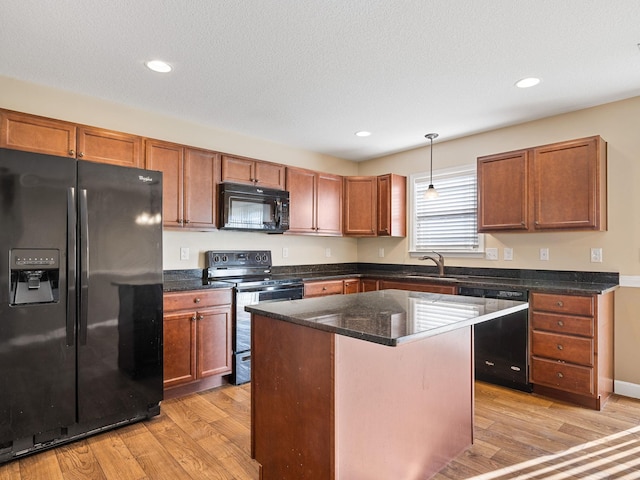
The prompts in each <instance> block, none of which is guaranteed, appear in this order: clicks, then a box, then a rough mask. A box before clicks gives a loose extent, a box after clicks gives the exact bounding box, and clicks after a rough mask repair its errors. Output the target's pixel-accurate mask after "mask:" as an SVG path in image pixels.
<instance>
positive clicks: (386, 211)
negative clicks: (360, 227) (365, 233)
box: [377, 173, 407, 237]
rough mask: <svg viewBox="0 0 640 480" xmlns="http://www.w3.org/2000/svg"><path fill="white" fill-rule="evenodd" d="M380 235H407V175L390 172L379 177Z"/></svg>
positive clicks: (378, 229) (378, 228)
mask: <svg viewBox="0 0 640 480" xmlns="http://www.w3.org/2000/svg"><path fill="white" fill-rule="evenodd" d="M377 188H378V193H377V195H378V205H377V207H378V221H377V224H378V227H377V234H378V236H389V237H406V235H407V177H403V176H401V175H396V174H393V173H389V174H387V175H380V176H379V177H378V186H377Z"/></svg>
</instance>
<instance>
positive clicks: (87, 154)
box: [77, 127, 144, 168]
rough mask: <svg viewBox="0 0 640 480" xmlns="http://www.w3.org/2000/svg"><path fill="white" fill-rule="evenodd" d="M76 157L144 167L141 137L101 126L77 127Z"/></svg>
mask: <svg viewBox="0 0 640 480" xmlns="http://www.w3.org/2000/svg"><path fill="white" fill-rule="evenodd" d="M77 157H78V158H80V159H82V160H90V161H93V162H100V163H109V164H112V165H120V166H123V167H135V168H143V167H144V165H143V158H142V138H141V137H138V136H137V135H129V134H127V133H121V132H113V131H111V130H104V129H102V128H92V127H78V137H77Z"/></svg>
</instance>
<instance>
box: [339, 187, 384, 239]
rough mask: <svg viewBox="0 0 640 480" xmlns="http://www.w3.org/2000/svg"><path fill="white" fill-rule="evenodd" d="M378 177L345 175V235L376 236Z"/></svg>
mask: <svg viewBox="0 0 640 480" xmlns="http://www.w3.org/2000/svg"><path fill="white" fill-rule="evenodd" d="M377 183H378V182H377V178H376V177H344V215H343V219H344V227H343V229H342V231H343V233H344V235H351V236H358V237H375V235H376V232H377V218H376V206H377V201H376V200H377V198H376V196H377V194H376V191H377Z"/></svg>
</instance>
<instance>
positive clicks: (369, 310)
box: [245, 290, 529, 346]
mask: <svg viewBox="0 0 640 480" xmlns="http://www.w3.org/2000/svg"><path fill="white" fill-rule="evenodd" d="M528 307H529V304H528V303H526V302H516V301H513V300H498V299H486V298H475V297H462V296H458V295H443V294H435V293H422V292H409V291H404V290H380V291H377V292H367V293H354V294H351V295H332V296H330V297H319V298H308V299H302V300H289V301H282V302H261V303H259V304H256V305H250V306H247V307H245V310H246V311H248V312H251V313H255V314H259V315H262V316H265V317H269V318H273V319H276V320H284V321H287V322H291V323H295V324H298V325H303V326H307V327H311V328H316V329H319V330H324V331H327V332H331V333H336V334H339V335H346V336H349V337H353V338H358V339H361V340H365V341H369V342H374V343H379V344H382V345H388V346H398V345H401V344H403V343H407V342H412V341H417V340H421V339H423V338H427V337H431V336H434V335H438V334H441V333H445V332H448V331H451V330H455V329H458V328H462V327H467V326H470V325H474V324H476V323H481V322H485V321H487V320H491V319H493V318H497V317H501V316H503V315H507V314H510V313H515V312H517V311H520V310H526V309H527V308H528Z"/></svg>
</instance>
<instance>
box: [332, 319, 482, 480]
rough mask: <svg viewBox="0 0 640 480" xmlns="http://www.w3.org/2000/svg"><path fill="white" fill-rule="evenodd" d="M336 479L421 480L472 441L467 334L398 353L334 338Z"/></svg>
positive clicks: (419, 343) (421, 343) (470, 359)
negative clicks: (391, 479) (392, 479)
mask: <svg viewBox="0 0 640 480" xmlns="http://www.w3.org/2000/svg"><path fill="white" fill-rule="evenodd" d="M335 352H336V354H335V358H336V360H335V361H336V377H335V383H336V387H335V389H336V407H335V422H336V448H335V451H336V461H335V463H336V478H338V479H356V478H366V479H371V480H374V479H380V480H382V479H390V478H398V479H400V478H401V479H404V480H412V479H424V478H428V477H429V476H431V475H433V474H435V473H436V472H438V471H439V470H440V469H441V468H442V467H443V466H445V465H446V464H447V463H448V462H449V461H450V460H451V459H452V458H453V457H455V456H456V455H458V454H459V453H460V452H462V451H463V450H464V449H466V448H467V447H469V446H470V445H471V443H472V441H473V356H472V337H471V328H470V327H468V328H461V329H459V330H454V331H452V332H448V333H445V334H442V335H437V336H434V337H430V338H426V339H424V340H421V341H416V342H412V343H407V344H403V345H400V346H397V347H386V346H383V345H379V344H375V343H371V342H364V341H361V340H357V339H355V338H351V337H346V336H336V339H335Z"/></svg>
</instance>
